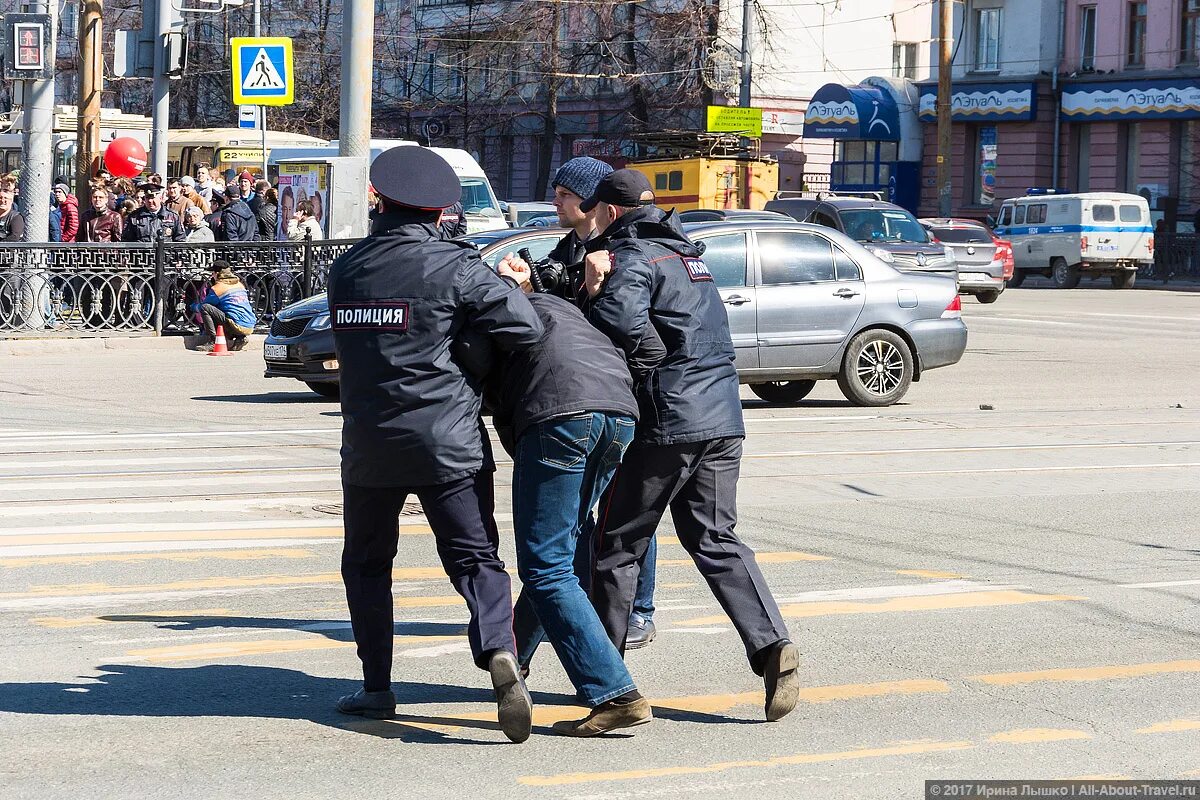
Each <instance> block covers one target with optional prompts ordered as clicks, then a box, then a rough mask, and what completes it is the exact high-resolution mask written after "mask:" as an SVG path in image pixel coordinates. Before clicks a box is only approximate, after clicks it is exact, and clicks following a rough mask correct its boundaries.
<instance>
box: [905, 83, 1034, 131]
mask: <svg viewBox="0 0 1200 800" xmlns="http://www.w3.org/2000/svg"><path fill="white" fill-rule="evenodd" d="M920 118H921V121H922V122H937V87H936V86H922V87H921V109H920ZM1036 118H1037V84H1036V83H956V84H954V89H953V91H952V93H951V95H950V119H951V120H953V121H954V122H1029V121H1030V120H1033V119H1036Z"/></svg>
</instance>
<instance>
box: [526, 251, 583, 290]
mask: <svg viewBox="0 0 1200 800" xmlns="http://www.w3.org/2000/svg"><path fill="white" fill-rule="evenodd" d="M517 255H519V256H520V257H521V258H523V259H524V260H525V263H526V264H528V265H529V282H530V283H531V284H533V290H534V291H535V292H538V293H540V294H553V295H558V296H559V297H562V298H565V299H567V300H572V301H573V300H574V299H575V298H574V293H575V287H576V286H577V285H578V284H579V283H580V282H582V279H583V276H582V274H576V273H580V270H579V269H571V268H570V267H568V266H567V265H566V264H563V263H562V262H561V261H555V260H553V259H550V258H543V259H542V260H541V261H534V259H533V254H532V253H530V252H529V248H528V247H522V248H521V249H520V250H518V251H517Z"/></svg>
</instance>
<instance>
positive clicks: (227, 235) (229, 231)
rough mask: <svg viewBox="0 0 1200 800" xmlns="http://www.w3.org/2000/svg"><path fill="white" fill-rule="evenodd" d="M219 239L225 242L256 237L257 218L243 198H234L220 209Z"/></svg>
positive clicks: (254, 238)
mask: <svg viewBox="0 0 1200 800" xmlns="http://www.w3.org/2000/svg"><path fill="white" fill-rule="evenodd" d="M221 239H223V240H224V241H226V242H253V241H255V240H256V239H258V219H257V218H256V217H255V216H254V212H253V211H251V210H250V206H249V204H247V203H246V201H245V200H242V199H240V198H239V199H237V200H234V201H232V202H231V203H229V204H228V205H227V206H225V208H223V209H222V210H221Z"/></svg>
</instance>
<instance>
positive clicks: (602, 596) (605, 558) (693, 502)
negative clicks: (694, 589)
mask: <svg viewBox="0 0 1200 800" xmlns="http://www.w3.org/2000/svg"><path fill="white" fill-rule="evenodd" d="M741 460H742V440H741V439H740V438H725V439H713V440H709V441H703V442H694V443H687V444H674V445H652V444H646V443H645V442H643V441H640V440H635V441H634V443H633V444H632V445H631V446H630V447H629V451H628V452H627V453H626V454H625V460H624V461H623V462H622V463H621V466H620V468H619V469H618V470H617V475H616V477H615V478H614V479H613V482H612V485H611V486H610V488H609V493H608V495H607V496H606V497H605V498H604V499H603V500H602V501H601V503H600V507H601V515H600V519H599V521H598V542H597V544H596V547H597V550H598V555H597V558H596V562H595V573H594V574H593V577H592V590H591V597H592V602H593V604H594V605H595V606H596V611H597V613H598V614H599V615H600V621H601V622H602V623H604V627H605V629H606V630H607V631H608V634H609V637H610V638H611V639H612V641H613V644H615V645H616V646H617V647H618V648H619V649H620V650H621V651H622V652H624V649H625V637H626V634H627V633H628V630H629V612H630V610H631V609H632V607H633V598H634V593H635V592H636V590H637V581H638V571H639V567H638V562H639V561H640V560H641V558H642V555H643V554H644V553H645V552H646V548H647V547H648V546H649V544H650V540H651V538H652V537H653V536H654V530H655V528H657V527H658V524H659V522H660V521H661V520H662V516H663V514H664V513H665V511H666V510H667V509H668V508H670V509H671V519H672V520H673V521H674V523H675V532H676V534H677V535H678V536H679V543H680V544H682V545H683V547H684V549H685V550H687V552H688V555H690V556H691V557H692V560H693V561H694V562H695V563H696V567H697V569H699V570H700V574H701V575H703V576H704V579H705V580H706V581H708V586H709V588H710V589H711V590H712V593H713V596H714V597H716V598H717V602H719V603H720V604H721V608H723V609H724V610H725V613H726V614H727V615H728V616H729V619H730V620H732V621H733V626H734V627H735V628H736V629H737V632H738V634H739V635H740V636H741V637H742V642H743V644H745V647H746V655H747V657H748V658H750V663H751V666H752V667H753V668H754V671H755V672H756V673H758V674H759V675H761V674H762V656H761V655H759V657H758V658H755V655H756V654H760V653H762V652H765V648H767V647H769V646H770V645H772V644H774V643H775V642H777V641H779V640H780V639H786V638H787V636H788V632H787V626H786V625H785V624H784V622H783V617H782V615H780V613H779V606H778V605H777V604H776V603H775V599H774V598H773V597H772V596H771V591H770V589H768V588H767V583H766V580H765V579H764V578H763V575H762V572H761V571H760V570H759V568H758V564H757V562H756V561H755V558H754V551H752V550H751V549H750V548H749V547H747V546H746V545H745V544H744V543H742V541H741V540H740V539H739V538H738V536H737V534H736V533H735V532H734V526H735V525H736V523H737V482H738V475H739V473H740V471H741Z"/></svg>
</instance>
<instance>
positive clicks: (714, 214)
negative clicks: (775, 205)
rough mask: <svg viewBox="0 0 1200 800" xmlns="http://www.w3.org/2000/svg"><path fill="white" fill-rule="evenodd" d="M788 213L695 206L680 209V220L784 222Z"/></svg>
mask: <svg viewBox="0 0 1200 800" xmlns="http://www.w3.org/2000/svg"><path fill="white" fill-rule="evenodd" d="M788 218H789V217H788V216H787V214H781V213H779V212H778V211H759V210H757V209H753V208H694V209H692V210H691V211H680V212H679V221H680V222H760V221H766V222H783V221H784V220H786V219H788Z"/></svg>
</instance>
